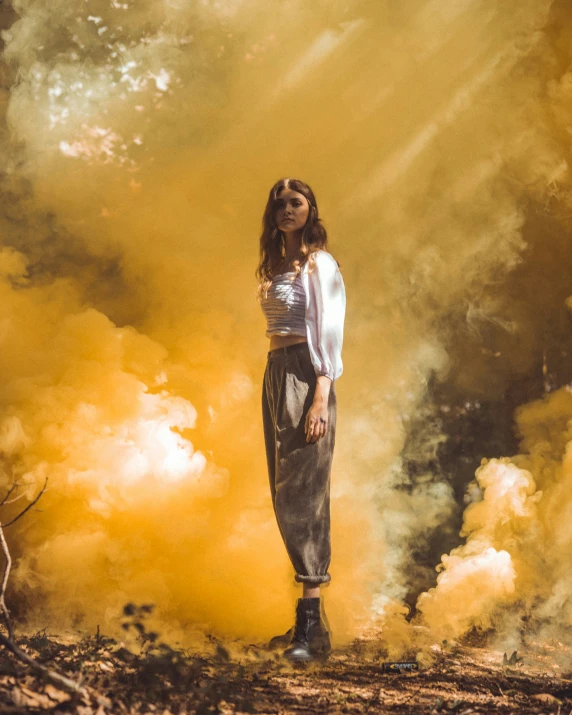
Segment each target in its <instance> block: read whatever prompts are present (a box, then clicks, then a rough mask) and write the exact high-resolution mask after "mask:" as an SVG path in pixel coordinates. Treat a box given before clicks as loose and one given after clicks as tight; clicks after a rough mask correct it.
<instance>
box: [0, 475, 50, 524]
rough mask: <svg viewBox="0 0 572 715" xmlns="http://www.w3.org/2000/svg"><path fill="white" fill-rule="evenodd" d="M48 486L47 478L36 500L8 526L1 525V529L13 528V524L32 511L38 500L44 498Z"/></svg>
mask: <svg viewBox="0 0 572 715" xmlns="http://www.w3.org/2000/svg"><path fill="white" fill-rule="evenodd" d="M47 484H48V478H47V477H46V481H45V482H44V486H43V487H42V489H41V491H40V493H39V494H38V495H37V496H36V498H35V499H34V500H33V501H31V502H30V503H29V504H28V506H27V507H26V508H25V509H24V510H23V511H21V512H20V513H19V514H18V516H16V517H14V518H13V519H12V520H11V521H9V522H8V523H7V524H0V528H2V529H6V527H8V526H12V524H14V523H16V522H17V521H18V519H21V518H22V517H23V516H24V514H25V513H26V512H27V511H30V509H31V508H32V507H33V506H34V504H36V503H37V501H38V499H39V498H40V497H41V496H42V494H43V493H44V492H45V491H46V486H47ZM0 506H1V505H0Z"/></svg>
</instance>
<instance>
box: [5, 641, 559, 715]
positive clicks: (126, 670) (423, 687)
mask: <svg viewBox="0 0 572 715" xmlns="http://www.w3.org/2000/svg"><path fill="white" fill-rule="evenodd" d="M141 635H142V639H143V641H144V642H143V647H142V650H141V652H140V653H139V654H134V653H133V652H131V651H130V650H127V649H126V648H125V647H124V646H122V645H121V644H120V643H118V642H116V641H114V640H112V639H110V638H105V637H102V636H95V637H92V638H84V639H83V640H81V641H78V642H76V643H69V642H68V643H64V642H62V641H61V640H59V639H56V638H54V637H50V636H48V635H47V634H46V633H45V632H41V633H37V634H35V635H34V636H32V637H28V638H20V639H19V644H20V646H21V647H22V648H23V649H24V650H25V651H26V652H27V653H28V654H29V655H31V656H33V657H34V658H35V659H37V660H38V661H40V662H42V663H44V664H46V665H50V667H53V668H57V669H59V670H60V672H64V673H66V674H67V675H69V676H70V677H72V678H74V679H76V680H78V679H79V680H81V681H82V684H83V685H84V687H85V689H86V693H84V694H83V695H82V696H73V697H72V696H70V695H69V694H67V693H65V692H64V691H63V690H61V689H60V688H59V687H55V686H54V685H53V684H50V683H49V682H47V681H46V680H45V678H42V677H39V676H36V675H34V674H32V673H31V671H30V668H29V667H28V666H26V665H24V664H22V663H20V662H18V661H17V660H15V659H14V657H13V656H12V655H10V654H8V653H7V652H5V651H4V652H2V653H0V714H1V713H33V712H41V711H44V712H45V711H49V712H53V713H66V712H68V713H69V712H71V713H77V714H78V715H95V714H97V715H104V714H105V713H133V715H135V714H137V715H139V713H158V714H160V715H169V714H173V715H179V714H183V713H189V714H190V713H199V714H200V713H223V714H225V713H377V712H381V713H383V712H391V713H456V714H457V715H469V713H515V715H516V714H518V715H524V714H527V713H558V714H559V715H570V713H572V668H571V669H569V670H567V669H566V668H562V667H559V666H558V662H560V663H563V662H565V661H564V660H563V653H562V652H560V651H561V649H560V647H559V646H558V644H556V645H553V646H552V647H548V646H544V647H542V648H541V647H540V646H537V647H535V648H531V649H530V651H529V652H523V653H519V654H518V656H517V657H518V658H520V657H522V661H519V662H518V663H516V664H513V665H510V664H505V665H503V653H500V652H497V651H492V650H487V649H483V648H476V647H470V646H469V645H466V644H465V645H456V646H444V647H436V648H435V649H434V653H433V655H432V662H430V663H427V662H426V663H425V665H421V667H420V670H419V672H413V673H403V672H398V673H396V674H388V673H385V672H384V670H383V657H380V653H381V654H382V653H383V646H382V645H381V642H379V643H376V641H375V639H369V640H356V641H354V642H353V643H352V644H351V645H350V646H347V647H346V648H343V649H335V650H334V651H333V653H332V655H331V657H330V658H329V659H328V660H327V661H326V662H325V663H323V664H312V665H308V666H295V667H292V666H290V665H289V664H288V663H286V662H284V661H283V660H282V658H281V657H280V655H279V654H277V653H273V652H271V651H268V650H265V649H264V648H262V647H261V646H259V645H242V646H237V647H232V648H231V649H230V650H231V651H232V655H231V653H230V651H229V650H228V649H227V648H225V647H223V646H222V645H221V644H220V643H218V642H217V641H216V639H214V638H213V639H212V641H211V642H212V647H211V648H210V651H209V652H208V653H201V654H197V653H189V652H186V651H182V650H176V649H173V648H171V647H169V646H167V645H164V644H161V643H158V642H157V641H156V640H155V637H154V635H153V634H146V633H144V632H143V633H142V634H141ZM508 655H509V657H510V655H511V654H508ZM513 660H514V658H513ZM561 671H564V672H561Z"/></svg>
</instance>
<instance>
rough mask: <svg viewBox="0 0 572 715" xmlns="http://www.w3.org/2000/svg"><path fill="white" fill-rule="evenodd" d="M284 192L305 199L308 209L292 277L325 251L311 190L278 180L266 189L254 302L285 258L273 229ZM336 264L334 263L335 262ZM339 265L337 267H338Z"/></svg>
mask: <svg viewBox="0 0 572 715" xmlns="http://www.w3.org/2000/svg"><path fill="white" fill-rule="evenodd" d="M284 189H292V191H297V192H298V193H300V194H302V195H303V196H305V197H306V199H307V201H308V206H309V212H308V219H307V221H306V224H305V226H304V228H303V229H302V237H301V241H300V253H301V254H302V258H301V259H296V260H295V261H294V269H295V271H296V276H295V277H297V276H298V274H299V273H300V271H301V269H302V266H303V265H305V263H306V262H308V261H310V270H311V269H312V264H313V254H314V252H315V251H317V250H319V249H322V250H324V251H327V250H328V235H327V233H326V229H325V228H324V225H323V224H322V219H321V218H320V217H319V214H318V204H317V203H316V197H315V196H314V192H313V191H312V189H311V188H310V187H309V186H308V184H306V183H305V182H304V181H301V180H300V179H280V180H279V181H277V182H276V183H275V184H274V186H273V187H272V188H271V189H270V194H269V195H268V201H267V202H266V208H265V209H264V215H263V217H262V234H261V236H260V260H259V263H258V266H257V268H256V271H255V275H256V278H257V279H258V290H257V296H258V299H259V300H260V298H261V297H262V294H263V293H266V291H267V290H268V288H269V287H270V284H271V283H272V278H273V277H274V276H275V275H277V274H278V269H279V268H280V264H281V263H282V262H283V260H284V257H285V255H286V237H285V235H284V233H283V232H282V231H280V230H279V228H278V226H277V225H276V210H277V208H278V206H277V202H278V199H279V197H280V194H281V193H282V191H284ZM336 263H338V262H337V261H336ZM339 265H340V264H339V263H338V266H339Z"/></svg>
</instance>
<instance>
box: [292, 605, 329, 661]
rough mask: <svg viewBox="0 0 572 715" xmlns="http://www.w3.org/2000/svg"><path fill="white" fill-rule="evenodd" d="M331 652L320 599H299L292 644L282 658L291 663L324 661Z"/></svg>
mask: <svg viewBox="0 0 572 715" xmlns="http://www.w3.org/2000/svg"><path fill="white" fill-rule="evenodd" d="M331 650H332V646H331V643H330V634H329V632H328V625H327V619H326V614H325V612H324V611H323V607H322V599H321V598H299V599H298V605H297V606H296V624H295V626H294V635H293V637H292V642H291V643H290V645H289V646H288V648H286V650H285V651H284V657H285V658H287V659H288V660H291V661H293V662H307V661H310V660H318V659H325V658H327V657H328V654H329V652H330V651H331Z"/></svg>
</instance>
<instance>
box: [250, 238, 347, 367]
mask: <svg viewBox="0 0 572 715" xmlns="http://www.w3.org/2000/svg"><path fill="white" fill-rule="evenodd" d="M313 255H314V265H313V267H312V270H311V271H310V270H309V268H310V266H309V263H310V260H308V261H306V263H305V264H304V265H303V266H302V268H301V270H300V275H299V276H297V277H296V279H295V280H293V276H294V275H295V272H294V271H291V272H289V273H282V274H280V275H277V276H274V278H273V279H272V285H271V286H270V287H269V289H268V294H267V296H262V298H261V306H262V310H263V311H264V313H265V315H266V319H267V323H268V330H267V331H266V335H267V336H268V337H270V336H271V335H303V336H304V337H305V338H306V340H307V341H308V348H309V350H310V357H311V359H312V364H313V366H314V370H315V371H316V375H326V376H327V377H329V378H330V379H331V380H332V381H333V380H337V379H338V377H340V375H341V374H342V372H343V363H342V343H343V334H344V320H345V312H346V291H345V286H344V280H343V278H342V274H341V272H340V269H339V268H338V264H337V262H336V260H335V258H334V257H333V256H332V255H331V254H330V253H328V252H327V251H323V250H319V251H316V252H315V253H314V254H313ZM302 308H303V310H302ZM302 315H303V317H302Z"/></svg>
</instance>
